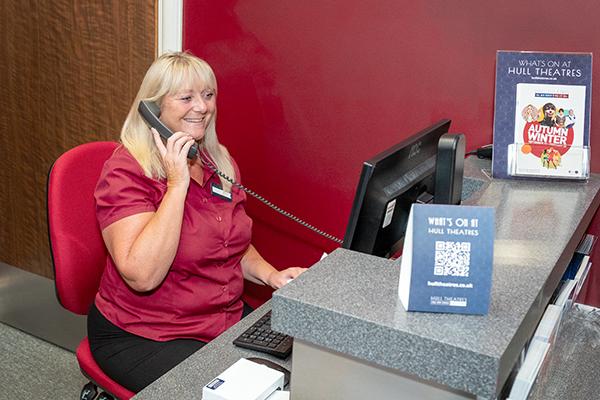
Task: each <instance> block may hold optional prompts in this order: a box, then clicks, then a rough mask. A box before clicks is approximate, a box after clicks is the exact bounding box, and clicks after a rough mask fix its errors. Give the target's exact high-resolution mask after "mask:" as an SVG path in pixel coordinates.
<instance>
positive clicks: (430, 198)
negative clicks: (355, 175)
mask: <svg viewBox="0 0 600 400" xmlns="http://www.w3.org/2000/svg"><path fill="white" fill-rule="evenodd" d="M449 129H450V120H448V119H444V120H441V121H439V122H437V123H435V124H433V125H431V126H430V127H428V128H425V129H423V130H422V131H420V132H418V133H416V134H414V135H412V136H410V137H408V138H407V139H405V140H403V141H402V142H400V143H398V144H396V145H393V146H392V147H390V148H388V149H387V150H385V151H383V152H381V153H379V154H377V155H376V156H374V157H372V158H371V159H369V160H367V161H365V162H364V163H363V168H362V172H361V175H360V180H359V182H358V186H357V188H356V195H355V197H354V205H353V206H352V212H351V214H350V220H349V222H348V226H347V228H346V235H345V236H344V243H343V245H342V247H343V248H345V249H350V250H355V251H360V252H361V253H366V254H372V255H375V256H379V257H392V256H394V255H395V254H397V253H398V252H399V251H400V250H401V249H402V244H403V240H404V235H405V232H406V226H407V223H408V217H409V214H410V209H411V206H412V204H413V203H432V202H433V203H438V204H459V203H460V198H461V189H462V179H463V176H462V175H463V163H464V156H465V138H464V135H462V134H449V133H448V130H449Z"/></svg>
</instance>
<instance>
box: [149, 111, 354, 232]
mask: <svg viewBox="0 0 600 400" xmlns="http://www.w3.org/2000/svg"><path fill="white" fill-rule="evenodd" d="M138 111H139V113H140V114H141V115H142V117H143V118H144V120H145V121H146V122H147V123H148V124H150V126H152V127H153V128H154V129H156V130H157V131H158V133H159V134H160V136H161V137H162V138H163V139H168V138H169V137H171V135H172V134H173V132H171V130H170V129H169V128H167V126H166V125H165V124H163V123H162V121H161V120H160V107H159V106H158V105H157V104H156V103H155V102H153V101H147V100H142V101H140V104H139V106H138ZM198 155H199V156H200V158H201V159H202V162H204V163H205V164H206V165H207V166H208V168H210V169H211V170H213V171H214V172H215V173H217V174H218V175H219V176H220V177H222V178H223V179H225V180H226V181H228V182H229V183H231V184H232V185H234V186H236V187H238V188H240V189H241V190H243V191H244V192H246V193H248V194H249V195H250V196H252V197H254V198H256V199H257V200H259V201H261V202H262V203H264V204H265V205H267V206H268V207H269V208H271V209H273V210H275V211H277V212H278V213H280V214H281V215H284V216H286V217H288V218H289V219H291V220H292V221H294V222H297V223H298V224H300V225H302V226H304V227H305V228H308V229H310V230H311V231H313V232H315V233H318V234H319V235H321V236H324V237H326V238H327V239H329V240H332V241H334V242H336V243H338V244H342V240H340V239H338V238H336V237H335V236H333V235H330V234H329V233H326V232H324V231H322V230H320V229H318V228H316V227H314V226H312V225H311V224H309V223H307V222H305V221H303V220H301V219H300V218H298V217H296V216H295V215H293V214H290V213H289V212H287V211H285V210H283V209H281V208H279V207H277V206H276V205H275V204H273V203H271V202H270V201H269V200H267V199H265V198H264V197H262V196H261V195H259V194H258V193H256V192H254V191H253V190H251V189H248V188H247V187H245V186H244V185H242V184H240V183H237V182H236V181H235V180H233V179H232V178H230V177H229V176H227V175H225V174H224V173H222V172H221V171H219V170H218V169H217V167H215V165H214V164H213V163H212V161H211V160H209V159H208V157H206V155H204V154H202V153H200V154H199V153H198V145H196V144H194V145H193V146H192V147H191V148H190V150H189V152H188V155H187V156H188V158H190V159H194V158H196V157H197V156H198Z"/></svg>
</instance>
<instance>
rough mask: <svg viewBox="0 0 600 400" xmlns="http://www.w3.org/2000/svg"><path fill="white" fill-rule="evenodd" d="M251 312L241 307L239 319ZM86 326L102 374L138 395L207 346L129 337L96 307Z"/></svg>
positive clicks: (196, 343)
mask: <svg viewBox="0 0 600 400" xmlns="http://www.w3.org/2000/svg"><path fill="white" fill-rule="evenodd" d="M250 312H252V309H251V308H250V307H249V306H247V305H246V304H244V313H243V316H242V318H243V317H245V316H246V315H248V314H249V313H250ZM87 325H88V339H89V342H90V349H91V351H92V355H93V356H94V359H95V360H96V362H97V363H98V365H99V366H100V368H102V371H104V373H105V374H106V375H108V376H109V377H110V378H111V379H112V380H114V381H115V382H117V383H119V384H120V385H121V386H124V387H126V388H127V389H129V390H131V391H132V392H139V391H140V390H142V389H143V388H145V387H146V386H148V385H149V384H150V383H152V382H154V381H155V380H156V379H158V378H159V377H161V376H162V375H163V374H165V373H166V372H167V371H169V370H170V369H171V368H173V367H174V366H176V365H178V364H179V363H180V362H182V361H183V360H185V359H186V358H187V357H189V356H190V355H192V354H193V353H194V352H196V351H198V350H199V349H201V348H202V347H203V346H204V345H206V343H205V342H201V341H199V340H194V339H176V340H170V341H167V342H157V341H155V340H151V339H146V338H143V337H140V336H137V335H134V334H131V333H129V332H126V331H124V330H122V329H121V328H119V327H117V326H115V325H114V324H113V323H112V322H110V321H109V320H107V319H106V318H105V317H104V316H103V315H102V314H101V313H100V311H98V309H97V308H96V305H95V304H92V307H91V308H90V312H89V314H88V319H87Z"/></svg>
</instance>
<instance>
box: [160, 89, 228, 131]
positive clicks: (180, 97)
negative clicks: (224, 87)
mask: <svg viewBox="0 0 600 400" xmlns="http://www.w3.org/2000/svg"><path fill="white" fill-rule="evenodd" d="M216 109H217V99H216V93H215V91H214V90H212V89H209V88H207V87H205V86H204V85H202V86H200V85H195V86H194V87H191V88H186V89H182V90H179V91H177V92H176V93H174V94H167V95H165V96H164V97H163V100H162V103H161V105H160V119H161V121H162V122H163V123H164V124H165V125H166V126H167V127H168V128H169V129H171V130H172V131H173V132H185V133H187V134H189V135H191V136H192V137H193V138H194V140H196V141H200V140H202V139H203V138H204V135H205V133H206V129H207V128H208V126H209V124H210V122H211V121H212V118H214V116H215V112H216Z"/></svg>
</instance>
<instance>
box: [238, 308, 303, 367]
mask: <svg viewBox="0 0 600 400" xmlns="http://www.w3.org/2000/svg"><path fill="white" fill-rule="evenodd" d="M292 342H293V338H292V337H291V336H288V335H286V334H283V333H279V332H275V331H274V330H271V311H269V312H267V313H266V314H265V315H263V316H262V317H260V319H259V320H258V321H256V322H255V323H254V324H252V325H251V326H250V327H249V328H248V329H246V330H245V331H244V332H243V333H242V334H241V335H240V336H238V338H237V339H235V340H234V341H233V344H235V345H236V346H239V347H244V348H246V349H251V350H256V351H261V352H263V353H267V354H271V355H273V356H275V357H278V358H287V357H288V356H289V355H290V353H291V352H292Z"/></svg>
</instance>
